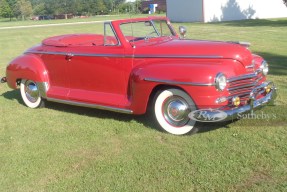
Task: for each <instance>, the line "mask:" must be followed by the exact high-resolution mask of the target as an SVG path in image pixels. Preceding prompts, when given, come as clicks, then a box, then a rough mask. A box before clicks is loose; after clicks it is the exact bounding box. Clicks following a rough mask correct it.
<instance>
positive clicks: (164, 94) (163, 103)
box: [151, 89, 196, 135]
mask: <svg viewBox="0 0 287 192" xmlns="http://www.w3.org/2000/svg"><path fill="white" fill-rule="evenodd" d="M194 110H196V107H195V104H194V102H193V100H192V99H191V98H190V96H189V95H188V94H187V93H185V92H184V91H182V90H179V89H166V90H161V91H159V92H157V94H156V95H155V98H154V101H153V105H152V111H151V113H152V115H153V117H154V119H155V121H156V122H157V124H158V125H159V128H160V129H161V130H163V131H166V132H168V133H171V134H174V135H184V134H188V133H195V127H194V125H195V121H194V120H192V119H190V118H189V117H188V114H189V113H190V112H192V111H194Z"/></svg>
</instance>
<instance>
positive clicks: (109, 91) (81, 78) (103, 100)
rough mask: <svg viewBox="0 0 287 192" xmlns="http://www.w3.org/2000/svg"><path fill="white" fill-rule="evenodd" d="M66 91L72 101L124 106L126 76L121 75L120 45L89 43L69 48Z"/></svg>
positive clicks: (122, 67)
mask: <svg viewBox="0 0 287 192" xmlns="http://www.w3.org/2000/svg"><path fill="white" fill-rule="evenodd" d="M70 51H71V54H70V57H71V58H70V59H69V60H68V67H67V68H68V76H69V88H70V91H69V94H68V98H69V99H70V100H73V101H79V102H86V103H94V104H102V105H109V106H124V105H125V103H126V102H127V95H126V87H127V82H128V79H127V78H126V77H125V75H124V71H125V68H126V67H127V65H128V63H124V62H123V59H124V49H123V47H122V46H120V45H119V46H89V47H74V48H71V49H70Z"/></svg>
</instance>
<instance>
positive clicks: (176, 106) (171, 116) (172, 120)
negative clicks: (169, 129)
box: [163, 96, 190, 127]
mask: <svg viewBox="0 0 287 192" xmlns="http://www.w3.org/2000/svg"><path fill="white" fill-rule="evenodd" d="M189 113H190V108H189V106H188V104H187V102H186V101H185V100H184V99H183V98H181V97H178V96H172V97H170V98H168V99H167V100H166V101H165V102H164V104H163V115H164V118H165V120H166V121H167V122H168V123H169V124H171V125H173V126H176V127H182V126H184V125H186V123H187V122H188V121H189V118H188V114H189Z"/></svg>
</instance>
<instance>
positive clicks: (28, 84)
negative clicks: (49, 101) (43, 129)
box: [20, 79, 45, 108]
mask: <svg viewBox="0 0 287 192" xmlns="http://www.w3.org/2000/svg"><path fill="white" fill-rule="evenodd" d="M20 92H21V96H22V99H23V101H24V103H25V105H27V106H28V107H30V108H40V107H44V105H45V103H44V101H43V99H42V97H41V95H40V91H39V88H38V86H37V84H36V83H35V82H34V81H32V80H26V79H22V81H21V85H20Z"/></svg>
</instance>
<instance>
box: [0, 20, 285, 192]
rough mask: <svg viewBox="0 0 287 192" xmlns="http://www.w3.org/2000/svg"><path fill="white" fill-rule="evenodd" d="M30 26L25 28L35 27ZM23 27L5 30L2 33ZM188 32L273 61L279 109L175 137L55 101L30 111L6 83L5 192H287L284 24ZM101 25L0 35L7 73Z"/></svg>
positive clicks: (0, 186)
mask: <svg viewBox="0 0 287 192" xmlns="http://www.w3.org/2000/svg"><path fill="white" fill-rule="evenodd" d="M32 23H33V22H27V24H29V25H30V24H32ZM8 24H9V26H12V25H13V26H16V25H22V23H21V22H18V23H12V24H10V23H7V24H6V23H5V24H3V23H0V27H1V26H8ZM179 25H185V26H187V28H188V38H193V39H215V40H239V41H249V42H251V43H252V46H251V49H252V51H253V52H255V53H258V54H260V55H262V56H264V57H265V59H266V60H267V61H269V63H270V67H271V73H270V75H269V79H270V80H272V81H274V82H275V83H276V85H277V86H278V88H279V90H278V92H279V95H278V98H277V102H276V106H268V107H266V108H264V109H262V110H260V111H257V112H256V114H259V115H260V114H262V113H263V114H265V115H268V116H267V117H266V119H264V120H262V119H242V120H240V121H236V122H234V123H230V124H222V123H221V124H200V125H199V127H201V128H202V129H201V131H200V133H198V134H196V135H193V136H182V137H179V136H173V135H169V134H165V133H161V132H159V131H157V130H155V129H153V128H152V127H150V126H149V122H148V120H146V119H145V118H144V116H139V117H137V116H130V115H124V114H118V113H113V112H107V111H101V110H95V109H87V108H81V107H73V106H67V105H62V104H56V103H49V104H48V107H47V108H43V109H36V110H33V109H29V108H27V107H25V106H24V104H23V102H22V100H21V97H20V93H19V91H17V90H16V91H15V90H11V89H9V88H8V87H7V85H5V84H2V85H0V113H1V116H0V191H172V192H174V191H284V190H286V188H287V166H286V165H287V142H286V141H287V130H286V128H287V118H286V109H287V107H286V106H287V96H286V95H287V91H286V90H287V78H286V75H287V54H286V53H287V39H286V34H287V27H286V26H287V19H281V20H248V21H239V22H224V23H212V24H202V23H192V24H190V23H184V24H174V26H175V27H176V28H178V26H179ZM101 30H102V26H101V25H100V24H86V25H74V26H63V27H61V26H57V27H45V28H31V29H14V30H0V76H3V75H4V74H5V66H6V65H7V63H8V62H9V61H10V60H12V59H13V58H14V57H16V56H17V55H19V54H21V53H22V52H23V51H24V50H26V49H27V48H29V47H31V46H33V45H35V44H38V43H40V41H41V40H42V39H43V38H46V37H49V36H52V35H60V34H66V33H77V32H88V33H93V32H100V31H101Z"/></svg>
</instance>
